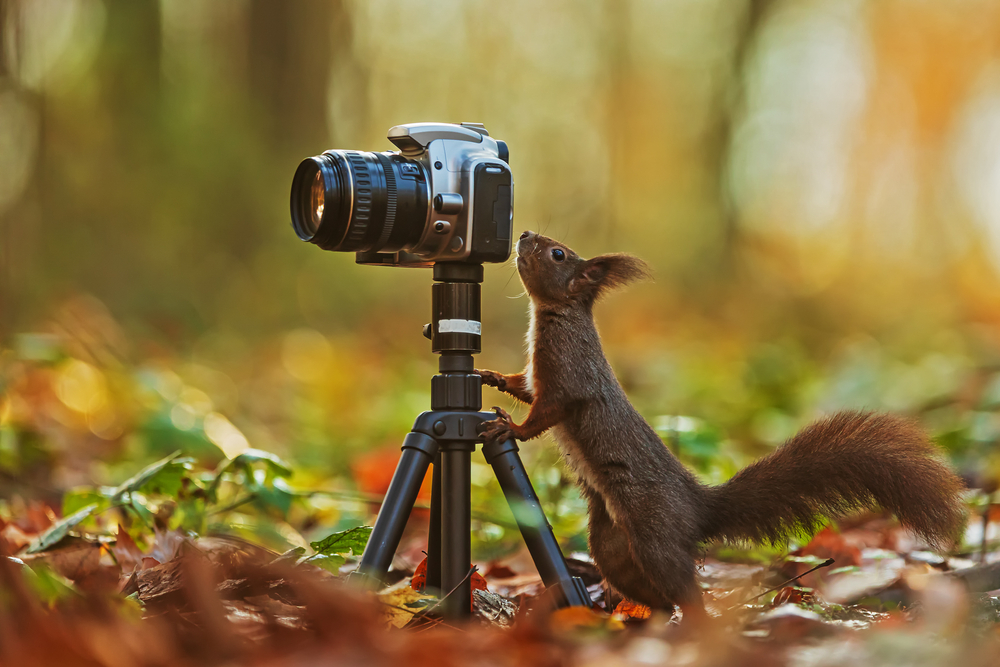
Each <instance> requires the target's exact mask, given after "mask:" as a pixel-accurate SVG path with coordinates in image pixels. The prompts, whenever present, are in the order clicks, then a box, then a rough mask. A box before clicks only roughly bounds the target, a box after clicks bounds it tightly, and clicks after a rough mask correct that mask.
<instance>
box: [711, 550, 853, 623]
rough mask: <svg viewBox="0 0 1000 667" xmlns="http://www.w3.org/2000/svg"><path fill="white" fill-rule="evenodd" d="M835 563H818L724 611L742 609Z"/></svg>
mask: <svg viewBox="0 0 1000 667" xmlns="http://www.w3.org/2000/svg"><path fill="white" fill-rule="evenodd" d="M835 562H836V561H834V560H833V559H832V558H827V559H826V560H825V561H823V562H822V563H820V564H819V565H817V566H816V567H814V568H812V569H809V570H806V571H805V572H803V573H802V574H800V575H799V576H797V577H792V578H791V579H789V580H788V581H783V582H781V583H780V584H778V585H777V586H775V587H774V588H769V589H767V590H766V591H764V592H763V593H761V594H759V595H755V596H753V597H752V598H748V599H746V600H744V601H743V602H741V603H739V604H736V605H733V606H732V607H730V608H729V609H727V610H726V611H732V610H733V609H736V608H737V607H742V606H743V605H746V604H750V603H751V602H753V601H754V600H756V599H757V598H760V597H764V596H765V595H767V594H768V593H773V592H774V591H776V590H778V589H779V588H784V587H785V586H787V585H788V584H790V583H792V582H793V581H797V580H798V579H801V578H802V577H804V576H806V575H807V574H810V573H811V572H815V571H816V570H818V569H820V568H821V567H828V566H830V565H833V564H834V563H835Z"/></svg>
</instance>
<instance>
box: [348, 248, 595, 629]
mask: <svg viewBox="0 0 1000 667" xmlns="http://www.w3.org/2000/svg"><path fill="white" fill-rule="evenodd" d="M434 280H435V283H434V286H433V287H432V312H433V322H432V324H430V325H427V326H426V327H425V328H424V335H425V336H427V337H428V338H430V339H431V349H432V350H433V351H434V352H435V353H437V354H440V355H441V356H440V359H439V362H438V369H439V373H440V374H439V375H435V376H434V377H433V378H432V379H431V410H430V412H424V413H422V414H420V416H418V417H417V419H416V421H415V422H414V424H413V430H412V431H410V433H409V434H407V436H406V438H405V439H404V440H403V453H402V456H401V457H400V459H399V463H398V464H397V465H396V472H395V473H394V474H393V476H392V482H391V483H390V484H389V490H388V491H387V492H386V495H385V500H384V501H383V502H382V508H381V509H380V510H379V513H378V518H377V519H376V520H375V527H374V528H373V529H372V534H371V537H370V538H369V539H368V545H367V547H366V548H365V552H364V554H363V555H362V557H361V564H360V566H359V568H358V569H359V572H360V573H361V574H362V576H364V577H366V578H367V579H369V580H370V581H375V582H378V581H381V580H382V579H384V578H385V575H386V573H387V572H388V571H389V565H390V564H391V563H392V557H393V555H394V554H395V552H396V548H397V547H398V546H399V540H400V538H401V537H402V535H403V528H405V526H406V520H407V518H409V516H410V511H411V510H412V509H413V504H414V503H415V502H416V499H417V492H418V491H419V490H420V484H421V482H422V481H423V479H424V475H425V474H426V473H427V466H429V465H431V464H432V463H433V464H434V471H433V477H432V484H431V517H430V530H429V532H428V536H427V587H428V588H436V589H438V590H441V591H444V592H450V595H449V596H448V599H447V600H445V601H444V611H445V614H446V615H447V616H449V617H451V618H462V617H467V616H469V615H470V610H469V600H470V597H471V594H472V588H471V587H472V582H471V579H470V578H469V576H468V575H469V563H470V562H471V560H472V537H471V534H472V508H471V497H470V496H471V492H472V479H471V477H472V474H471V473H472V471H471V464H472V452H474V451H475V449H476V445H477V444H480V443H482V442H483V439H482V437H481V436H480V435H479V432H478V427H479V425H480V424H482V423H483V422H485V421H489V420H492V419H496V415H495V414H493V413H492V412H481V411H480V410H481V409H482V405H483V396H482V379H481V378H480V377H479V376H478V375H476V373H475V372H474V365H473V359H472V355H473V354H475V353H478V352H480V351H481V347H480V345H481V344H480V340H481V338H480V333H481V324H480V321H481V316H480V312H481V311H480V304H481V301H480V299H481V297H480V284H481V283H482V282H483V266H482V265H481V264H461V263H454V262H448V263H444V262H439V263H437V264H435V265H434ZM517 452H518V448H517V443H516V442H515V441H514V440H513V439H510V440H507V441H505V442H494V443H487V444H484V445H483V455H484V456H485V457H486V462H487V463H489V464H490V465H491V466H492V467H493V472H494V473H495V474H496V477H497V481H498V482H499V483H500V488H501V489H502V490H503V493H504V497H505V498H506V499H507V502H508V503H509V504H510V506H511V510H512V511H513V512H514V517H515V519H516V521H517V526H518V528H519V529H520V531H521V536H522V537H523V538H524V542H525V544H526V545H527V547H528V552H529V553H530V554H531V558H532V560H533V561H534V562H535V567H537V568H538V573H539V574H540V575H541V577H542V583H544V584H545V586H546V587H547V588H548V590H549V591H551V592H552V594H553V596H554V599H555V601H556V603H557V604H559V605H560V606H571V605H573V606H576V605H579V606H588V607H589V606H590V596H589V595H588V594H587V588H586V586H585V585H584V584H583V581H582V580H581V579H580V578H579V577H573V576H571V575H570V573H569V570H568V568H567V567H566V561H565V560H564V559H563V555H562V552H561V551H560V550H559V544H558V542H556V538H555V536H554V535H553V534H552V527H551V526H550V525H549V522H548V520H547V519H546V518H545V514H544V513H543V512H542V507H541V504H540V503H539V501H538V496H537V495H536V494H535V490H534V489H533V488H532V486H531V480H530V479H529V478H528V473H527V471H526V470H525V469H524V464H523V463H522V462H521V458H520V456H518V454H517Z"/></svg>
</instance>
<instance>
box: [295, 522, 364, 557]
mask: <svg viewBox="0 0 1000 667" xmlns="http://www.w3.org/2000/svg"><path fill="white" fill-rule="evenodd" d="M371 534H372V527H371V526H358V527H357V528H349V529H347V530H343V531H341V532H339V533H334V534H333V535H328V536H327V537H324V538H323V539H322V540H320V541H318V542H310V543H309V546H311V547H312V548H313V549H315V550H316V553H317V554H324V555H329V554H354V555H355V556H360V555H361V552H363V551H364V550H365V545H366V544H368V538H369V537H371Z"/></svg>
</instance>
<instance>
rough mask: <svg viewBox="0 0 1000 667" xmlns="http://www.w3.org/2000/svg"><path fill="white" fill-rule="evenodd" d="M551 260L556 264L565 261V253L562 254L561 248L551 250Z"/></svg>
mask: <svg viewBox="0 0 1000 667" xmlns="http://www.w3.org/2000/svg"><path fill="white" fill-rule="evenodd" d="M552 259H554V260H556V261H557V262H561V261H563V260H564V259H566V253H564V252H563V251H562V249H561V248H553V249H552Z"/></svg>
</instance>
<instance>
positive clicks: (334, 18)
mask: <svg viewBox="0 0 1000 667" xmlns="http://www.w3.org/2000/svg"><path fill="white" fill-rule="evenodd" d="M341 31H346V33H347V37H348V43H349V36H350V21H348V20H347V12H346V10H345V8H344V6H343V2H341V1H340V0H337V1H335V2H326V1H324V0H308V1H306V2H294V3H288V2H274V1H273V0H252V1H251V4H250V94H251V96H252V97H253V99H254V100H255V102H256V105H257V106H259V107H260V108H261V109H262V111H263V113H262V118H263V122H264V123H266V127H264V128H262V129H263V132H262V134H263V135H264V136H266V137H269V138H270V140H271V141H272V142H273V145H274V148H276V149H279V150H283V149H293V150H296V151H300V150H306V151H308V149H306V148H305V147H307V146H313V145H314V144H315V142H316V140H317V137H323V136H325V135H326V131H325V128H326V99H327V82H328V79H329V74H330V60H331V51H333V50H334V49H333V36H334V33H335V32H337V33H338V41H339V37H340V34H339V33H340V32H341ZM314 152H315V151H314ZM303 156H304V155H303Z"/></svg>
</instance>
